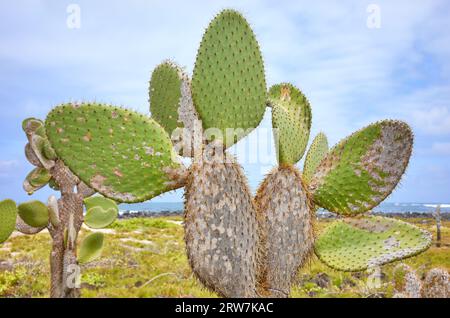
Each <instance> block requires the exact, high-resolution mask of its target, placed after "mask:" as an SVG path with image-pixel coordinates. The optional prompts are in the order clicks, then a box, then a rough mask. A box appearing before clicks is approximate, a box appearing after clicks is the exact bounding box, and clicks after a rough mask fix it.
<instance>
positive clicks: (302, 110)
mask: <svg viewBox="0 0 450 318" xmlns="http://www.w3.org/2000/svg"><path fill="white" fill-rule="evenodd" d="M269 103H270V104H271V106H272V126H273V128H274V136H275V145H276V147H277V153H278V162H279V163H280V164H281V163H286V164H296V163H297V161H299V160H300V159H301V158H302V157H303V154H304V153H305V149H306V145H307V144H308V139H309V131H310V129H311V107H310V105H309V102H308V100H307V99H306V97H305V96H304V95H303V94H302V92H300V90H299V89H297V88H296V87H294V86H293V85H291V84H287V83H284V84H278V85H274V86H272V87H271V88H270V90H269Z"/></svg>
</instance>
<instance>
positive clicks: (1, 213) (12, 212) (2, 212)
mask: <svg viewBox="0 0 450 318" xmlns="http://www.w3.org/2000/svg"><path fill="white" fill-rule="evenodd" d="M16 218H17V206H16V203H15V202H14V201H13V200H9V199H8V200H3V201H0V243H3V242H4V241H6V240H7V239H8V237H9V236H10V235H11V233H12V232H13V231H14V229H15V227H16Z"/></svg>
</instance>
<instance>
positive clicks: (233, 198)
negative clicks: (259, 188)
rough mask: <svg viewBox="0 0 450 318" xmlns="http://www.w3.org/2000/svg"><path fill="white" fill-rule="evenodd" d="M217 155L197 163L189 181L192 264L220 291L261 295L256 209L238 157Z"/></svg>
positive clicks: (187, 200)
mask: <svg viewBox="0 0 450 318" xmlns="http://www.w3.org/2000/svg"><path fill="white" fill-rule="evenodd" d="M222 154H223V153H222ZM216 159H218V158H215V159H213V160H212V161H200V162H195V163H194V164H193V165H192V167H191V171H190V175H189V177H188V181H187V184H186V192H185V241H186V249H187V254H188V258H189V262H190V265H191V267H192V270H193V271H194V273H195V274H196V276H197V278H198V279H199V280H200V281H201V282H202V283H203V284H204V285H205V286H206V287H208V288H209V289H211V290H213V291H215V292H217V293H218V294H219V295H221V296H224V297H256V296H257V294H256V288H255V286H256V270H257V249H258V234H257V226H258V224H257V218H256V209H255V206H254V204H253V201H252V197H251V194H250V190H249V188H248V185H247V181H246V179H245V176H244V174H243V172H242V169H241V167H240V166H239V165H238V164H237V163H236V162H235V160H234V159H230V158H228V160H227V161H221V160H216Z"/></svg>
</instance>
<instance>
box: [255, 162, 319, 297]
mask: <svg viewBox="0 0 450 318" xmlns="http://www.w3.org/2000/svg"><path fill="white" fill-rule="evenodd" d="M255 202H256V205H257V208H258V222H259V227H260V231H259V232H260V242H261V243H260V244H261V253H262V254H261V258H260V262H259V270H258V291H259V293H260V294H261V295H262V296H267V297H288V296H289V293H290V286H291V282H292V279H293V278H294V277H295V275H296V273H297V270H298V268H299V267H300V266H302V265H303V264H305V262H306V260H307V259H308V257H309V255H311V253H312V251H313V244H314V231H313V222H312V216H313V212H314V211H313V209H312V207H311V204H310V201H309V199H308V196H307V193H306V190H305V187H304V186H303V182H302V179H301V175H300V172H299V171H298V170H297V169H296V168H295V167H294V166H292V165H283V166H281V167H277V168H275V169H274V170H273V171H272V172H271V173H270V174H269V175H268V176H267V177H266V178H265V180H264V181H263V183H262V184H261V186H260V187H259V189H258V192H257V195H256V197H255Z"/></svg>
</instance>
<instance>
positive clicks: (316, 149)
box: [303, 133, 328, 183]
mask: <svg viewBox="0 0 450 318" xmlns="http://www.w3.org/2000/svg"><path fill="white" fill-rule="evenodd" d="M327 153H328V139H327V136H325V134H324V133H318V134H317V136H316V137H315V138H314V140H313V142H312V143H311V146H310V147H309V150H308V153H307V154H306V158H305V165H304V167H303V180H305V181H306V182H307V183H309V181H310V180H311V177H312V176H313V174H314V172H315V171H316V169H317V167H318V166H319V164H320V162H321V161H322V159H323V158H325V156H326V155H327Z"/></svg>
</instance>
